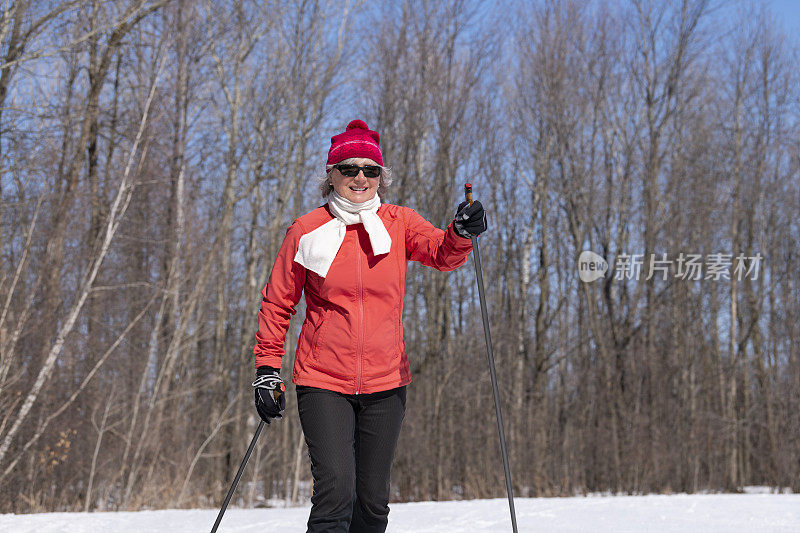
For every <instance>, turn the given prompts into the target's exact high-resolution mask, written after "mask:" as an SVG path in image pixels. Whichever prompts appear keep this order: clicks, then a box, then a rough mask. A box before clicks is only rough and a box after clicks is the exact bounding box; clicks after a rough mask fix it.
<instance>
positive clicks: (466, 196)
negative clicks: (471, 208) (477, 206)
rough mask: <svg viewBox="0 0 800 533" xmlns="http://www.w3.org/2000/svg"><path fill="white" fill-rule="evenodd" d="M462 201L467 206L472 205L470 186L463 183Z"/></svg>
mask: <svg viewBox="0 0 800 533" xmlns="http://www.w3.org/2000/svg"><path fill="white" fill-rule="evenodd" d="M464 199H465V200H466V201H467V203H468V204H469V205H472V184H471V183H465V184H464Z"/></svg>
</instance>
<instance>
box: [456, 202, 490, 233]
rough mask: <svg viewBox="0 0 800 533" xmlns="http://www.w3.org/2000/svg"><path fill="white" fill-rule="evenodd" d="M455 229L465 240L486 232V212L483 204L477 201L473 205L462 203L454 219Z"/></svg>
mask: <svg viewBox="0 0 800 533" xmlns="http://www.w3.org/2000/svg"><path fill="white" fill-rule="evenodd" d="M453 228H454V229H455V230H456V233H457V234H458V235H459V236H461V237H464V238H465V239H469V238H470V237H472V236H473V235H480V234H481V233H483V232H484V231H486V228H487V224H486V211H484V209H483V206H482V205H481V203H480V202H479V201H477V200H475V201H474V202H472V203H471V204H468V203H467V202H461V203H460V204H459V206H458V210H457V211H456V216H455V218H454V219H453Z"/></svg>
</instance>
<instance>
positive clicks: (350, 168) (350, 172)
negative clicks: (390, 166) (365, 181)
mask: <svg viewBox="0 0 800 533" xmlns="http://www.w3.org/2000/svg"><path fill="white" fill-rule="evenodd" d="M333 168H335V169H336V170H338V171H339V172H341V173H342V176H347V177H348V178H355V177H356V176H358V172H359V171H364V177H365V178H377V177H378V176H380V175H381V170H382V169H381V167H379V166H377V165H366V166H363V167H360V166H358V165H333Z"/></svg>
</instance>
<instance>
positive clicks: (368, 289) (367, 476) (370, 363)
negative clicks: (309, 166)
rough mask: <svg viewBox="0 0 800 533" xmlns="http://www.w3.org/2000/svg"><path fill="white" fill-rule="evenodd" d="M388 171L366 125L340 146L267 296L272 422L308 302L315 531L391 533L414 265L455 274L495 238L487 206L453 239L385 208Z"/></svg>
mask: <svg viewBox="0 0 800 533" xmlns="http://www.w3.org/2000/svg"><path fill="white" fill-rule="evenodd" d="M382 165H383V157H382V156H381V150H380V137H379V136H378V133H377V132H374V131H370V130H369V128H368V127H367V125H366V124H365V123H364V122H363V121H361V120H354V121H352V122H351V123H350V124H348V126H347V129H346V130H345V131H344V132H343V133H340V134H338V135H335V136H333V137H332V138H331V147H330V150H329V151H328V161H327V167H326V170H327V173H326V179H325V181H324V182H323V183H322V193H323V197H324V198H326V200H327V203H326V204H325V205H323V206H322V207H318V208H317V209H314V210H313V211H311V212H310V213H308V214H306V215H303V216H301V217H300V218H298V219H296V220H295V221H294V223H293V224H292V225H291V226H290V227H289V229H288V230H287V232H286V237H285V238H284V241H283V244H282V245H281V248H280V250H279V252H278V256H277V258H276V259H275V265H274V266H273V268H272V272H271V274H270V277H269V281H268V283H267V285H266V287H265V288H264V290H263V292H262V294H263V301H262V304H261V311H260V312H259V315H258V333H257V334H256V340H257V344H256V347H255V349H254V353H255V366H256V369H257V371H256V374H257V376H258V377H257V379H256V381H255V382H254V383H253V386H254V387H255V397H256V409H257V410H258V413H259V415H260V416H261V418H262V419H263V420H264V421H266V422H267V423H269V421H270V419H272V418H280V417H281V411H282V410H283V408H284V406H285V398H284V394H283V391H284V390H285V387H284V384H283V381H282V380H281V379H280V376H279V370H280V367H281V358H282V356H283V354H284V348H283V347H284V341H285V339H286V331H287V329H288V327H289V320H290V317H291V315H292V314H294V313H295V305H296V304H297V302H298V301H299V300H300V295H301V293H305V298H306V317H305V321H304V322H303V327H302V330H301V332H300V338H299V339H298V343H297V351H296V354H295V363H294V370H293V372H292V381H293V382H294V383H295V384H296V388H297V406H298V410H299V412H300V424H301V426H302V428H303V434H304V435H305V439H306V443H307V444H308V451H309V456H310V458H311V473H312V476H313V478H314V489H313V495H312V497H311V503H312V507H311V515H310V517H309V519H308V533H317V532H322V531H325V532H348V531H349V532H351V533H354V532H359V533H360V532H364V533H366V532H369V533H372V532H383V531H384V530H385V529H386V524H387V522H388V515H389V506H388V503H389V473H390V470H391V465H392V459H393V456H394V451H395V447H396V445H397V438H398V435H399V433H400V425H401V423H402V421H403V416H404V414H405V403H406V385H407V384H408V383H409V382H410V381H411V372H410V371H409V365H408V358H407V357H406V352H405V346H404V343H403V325H402V316H403V295H404V293H405V281H406V267H407V263H408V261H409V260H414V261H419V262H421V263H423V264H425V265H428V266H432V267H434V268H436V269H438V270H453V269H455V268H458V267H459V266H461V265H462V264H464V262H465V261H466V259H467V255H468V254H469V252H470V250H472V241H471V239H470V235H477V234H479V233H481V232H483V231H485V229H486V217H485V214H484V210H483V207H482V206H481V204H480V202H474V203H473V204H472V205H467V204H466V202H464V203H462V204H461V205H460V206H459V209H458V210H457V214H456V216H455V219H454V221H453V223H451V224H450V225H449V226H448V228H447V229H446V230H445V231H442V230H440V229H437V228H435V227H433V226H432V225H431V224H430V223H429V222H427V221H426V220H425V219H423V218H422V217H421V216H420V215H418V214H417V213H416V212H414V211H413V210H411V209H409V208H407V207H401V206H396V205H390V204H383V203H381V200H380V197H381V195H382V194H383V191H384V190H385V188H386V187H387V186H388V185H389V183H390V180H389V179H388V178H387V176H386V172H385V169H384V167H383V166H382ZM275 398H277V399H275Z"/></svg>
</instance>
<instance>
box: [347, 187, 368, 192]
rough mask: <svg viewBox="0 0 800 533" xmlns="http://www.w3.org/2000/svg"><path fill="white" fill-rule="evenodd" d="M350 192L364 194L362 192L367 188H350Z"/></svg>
mask: <svg viewBox="0 0 800 533" xmlns="http://www.w3.org/2000/svg"><path fill="white" fill-rule="evenodd" d="M350 190H351V191H355V192H364V191H366V190H367V188H366V187H350Z"/></svg>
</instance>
